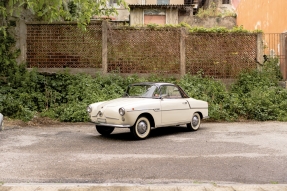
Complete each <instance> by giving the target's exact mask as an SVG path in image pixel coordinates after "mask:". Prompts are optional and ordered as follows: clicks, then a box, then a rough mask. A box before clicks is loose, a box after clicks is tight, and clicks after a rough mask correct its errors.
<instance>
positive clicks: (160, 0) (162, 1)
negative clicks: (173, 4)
mask: <svg viewBox="0 0 287 191" xmlns="http://www.w3.org/2000/svg"><path fill="white" fill-rule="evenodd" d="M157 4H158V5H168V4H169V0H157Z"/></svg>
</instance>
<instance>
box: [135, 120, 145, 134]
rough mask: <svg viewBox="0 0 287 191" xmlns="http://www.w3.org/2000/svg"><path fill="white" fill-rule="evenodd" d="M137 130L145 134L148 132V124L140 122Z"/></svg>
mask: <svg viewBox="0 0 287 191" xmlns="http://www.w3.org/2000/svg"><path fill="white" fill-rule="evenodd" d="M137 129H138V132H139V133H140V134H144V133H145V132H146V130H147V124H146V123H145V122H144V121H141V122H139V124H138V127H137Z"/></svg>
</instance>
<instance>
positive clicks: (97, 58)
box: [27, 24, 102, 68]
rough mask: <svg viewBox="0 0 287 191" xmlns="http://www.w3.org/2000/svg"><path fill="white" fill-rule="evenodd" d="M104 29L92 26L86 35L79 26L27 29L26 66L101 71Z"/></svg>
mask: <svg viewBox="0 0 287 191" xmlns="http://www.w3.org/2000/svg"><path fill="white" fill-rule="evenodd" d="M101 43H102V28H101V25H100V24H91V25H89V26H88V28H87V32H84V31H82V30H81V29H79V28H78V27H77V25H67V24H30V25H27V63H28V67H30V68H33V67H37V68H65V67H69V68H89V67H95V68H101V67H102V47H101V46H102V44H101Z"/></svg>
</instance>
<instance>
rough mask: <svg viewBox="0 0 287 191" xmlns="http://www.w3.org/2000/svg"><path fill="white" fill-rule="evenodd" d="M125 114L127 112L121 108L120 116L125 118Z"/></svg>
mask: <svg viewBox="0 0 287 191" xmlns="http://www.w3.org/2000/svg"><path fill="white" fill-rule="evenodd" d="M125 113H126V112H125V109H124V108H122V107H121V108H120V109H119V114H120V115H121V116H124V115H125Z"/></svg>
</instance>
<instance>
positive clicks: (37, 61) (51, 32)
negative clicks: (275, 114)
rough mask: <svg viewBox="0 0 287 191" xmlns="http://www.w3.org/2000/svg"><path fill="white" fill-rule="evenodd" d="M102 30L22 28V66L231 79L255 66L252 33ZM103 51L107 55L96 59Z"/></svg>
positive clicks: (58, 26)
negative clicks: (24, 34) (24, 52)
mask: <svg viewBox="0 0 287 191" xmlns="http://www.w3.org/2000/svg"><path fill="white" fill-rule="evenodd" d="M104 28H105V27H104ZM103 30H104V29H103V25H102V23H91V24H90V25H89V26H88V28H87V31H86V32H84V31H81V30H80V29H78V28H77V25H76V24H28V25H27V63H28V67H30V68H33V67H36V68H66V67H68V68H99V69H103V71H106V72H119V73H127V74H135V73H137V74H151V73H153V74H159V75H161V74H168V75H174V74H175V75H177V74H185V73H189V74H192V75H194V74H197V73H201V74H203V75H204V76H210V77H214V78H234V77H236V76H237V75H238V74H239V73H240V72H241V71H242V70H245V69H252V68H256V67H257V65H256V56H258V55H257V48H258V47H257V42H258V39H257V34H253V33H250V34H249V33H247V34H234V33H232V34H230V33H221V34H218V33H197V34H194V33H188V32H185V33H184V34H183V33H182V31H183V30H182V29H181V28H171V27H166V28H160V29H159V28H156V29H151V28H145V27H140V28H134V27H126V26H114V25H110V24H108V25H107V29H105V31H104V32H103ZM104 34H105V36H106V38H107V39H106V43H104V44H106V45H103V41H104V40H103V39H102V37H103V35H104ZM104 42H105V41H104ZM103 46H104V47H103ZM105 51H106V53H107V54H102V53H103V52H105ZM103 55H106V56H104V57H103ZM183 57H184V58H183ZM103 60H105V61H107V63H106V65H104V63H105V62H103ZM104 68H106V69H105V70H104ZM183 69H184V72H182V71H183Z"/></svg>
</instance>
